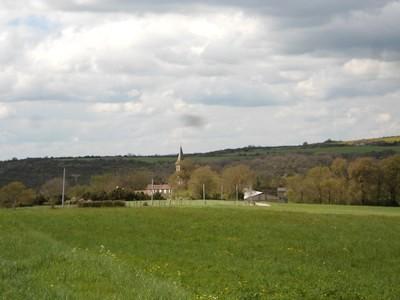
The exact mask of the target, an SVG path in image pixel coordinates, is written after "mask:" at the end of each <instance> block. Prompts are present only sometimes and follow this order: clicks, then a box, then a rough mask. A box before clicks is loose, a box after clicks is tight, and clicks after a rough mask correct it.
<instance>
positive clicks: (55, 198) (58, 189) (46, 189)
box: [40, 178, 63, 207]
mask: <svg viewBox="0 0 400 300" xmlns="http://www.w3.org/2000/svg"><path fill="white" fill-rule="evenodd" d="M62 185H63V179H62V178H53V179H50V180H48V181H46V182H45V183H44V184H43V185H42V187H41V188H40V193H41V194H42V195H43V196H45V197H46V198H47V200H48V201H49V203H50V204H51V207H54V205H56V204H57V203H58V202H59V201H60V199H61V194H62Z"/></svg>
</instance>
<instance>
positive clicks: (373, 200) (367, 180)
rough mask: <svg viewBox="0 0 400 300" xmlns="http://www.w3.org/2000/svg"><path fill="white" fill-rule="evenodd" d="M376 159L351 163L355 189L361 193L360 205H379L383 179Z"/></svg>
mask: <svg viewBox="0 0 400 300" xmlns="http://www.w3.org/2000/svg"><path fill="white" fill-rule="evenodd" d="M380 171H381V170H380V168H379V165H378V163H377V162H376V160H375V159H374V158H370V157H363V158H358V159H356V160H355V161H353V162H351V163H350V165H349V176H350V180H351V181H352V183H353V188H354V189H355V190H356V191H355V192H357V190H358V191H359V201H360V204H362V205H364V204H377V203H379V200H380V198H381V187H382V178H381V176H380V175H381V172H380Z"/></svg>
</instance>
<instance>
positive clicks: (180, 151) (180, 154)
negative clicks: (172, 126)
mask: <svg viewBox="0 0 400 300" xmlns="http://www.w3.org/2000/svg"><path fill="white" fill-rule="evenodd" d="M182 160H183V151H182V146H180V148H179V154H178V160H177V162H178V161H182Z"/></svg>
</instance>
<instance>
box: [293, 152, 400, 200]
mask: <svg viewBox="0 0 400 300" xmlns="http://www.w3.org/2000/svg"><path fill="white" fill-rule="evenodd" d="M286 182H287V187H288V198H289V201H292V202H300V203H327V204H356V205H383V206H398V205H399V204H400V155H394V156H390V157H387V158H384V159H381V160H379V159H375V158H371V157H362V158H357V159H355V160H353V161H348V160H346V159H343V158H336V159H335V160H334V161H333V162H332V164H331V165H330V166H319V167H314V168H311V169H310V170H308V172H307V173H306V174H304V175H295V176H291V177H289V178H287V181H286Z"/></svg>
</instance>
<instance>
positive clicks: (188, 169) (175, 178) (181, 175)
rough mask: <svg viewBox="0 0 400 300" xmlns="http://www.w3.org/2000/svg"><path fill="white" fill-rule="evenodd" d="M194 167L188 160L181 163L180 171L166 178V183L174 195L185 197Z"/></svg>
mask: <svg viewBox="0 0 400 300" xmlns="http://www.w3.org/2000/svg"><path fill="white" fill-rule="evenodd" d="M195 168H196V167H195V165H194V164H193V162H192V161H191V160H190V159H185V160H183V161H181V170H180V171H179V172H175V173H174V174H172V175H171V176H170V177H169V178H168V183H169V185H170V186H171V188H172V189H173V190H174V194H175V196H176V195H181V194H182V195H186V194H187V189H188V183H189V180H190V177H191V175H192V173H193V171H194V170H195Z"/></svg>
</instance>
